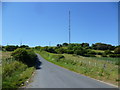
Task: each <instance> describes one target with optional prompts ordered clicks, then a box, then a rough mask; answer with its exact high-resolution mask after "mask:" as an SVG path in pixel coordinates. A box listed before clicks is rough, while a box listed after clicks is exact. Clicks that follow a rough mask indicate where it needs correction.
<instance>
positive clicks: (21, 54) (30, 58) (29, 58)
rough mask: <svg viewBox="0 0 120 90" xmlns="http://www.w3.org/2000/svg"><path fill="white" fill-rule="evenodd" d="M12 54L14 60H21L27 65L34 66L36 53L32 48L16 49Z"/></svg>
mask: <svg viewBox="0 0 120 90" xmlns="http://www.w3.org/2000/svg"><path fill="white" fill-rule="evenodd" d="M12 56H13V57H14V58H15V60H18V61H21V62H23V63H25V64H27V65H28V66H34V65H35V63H36V57H37V56H36V54H35V53H34V52H33V51H32V50H26V49H24V48H19V49H16V50H15V51H14V52H13V53H12Z"/></svg>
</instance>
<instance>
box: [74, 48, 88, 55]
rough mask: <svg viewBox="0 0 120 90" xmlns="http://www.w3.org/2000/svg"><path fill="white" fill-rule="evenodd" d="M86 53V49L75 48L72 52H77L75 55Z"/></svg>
mask: <svg viewBox="0 0 120 90" xmlns="http://www.w3.org/2000/svg"><path fill="white" fill-rule="evenodd" d="M86 53H87V50H86V49H80V50H75V52H74V54H77V55H84V54H86Z"/></svg>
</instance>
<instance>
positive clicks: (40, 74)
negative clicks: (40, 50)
mask: <svg viewBox="0 0 120 90" xmlns="http://www.w3.org/2000/svg"><path fill="white" fill-rule="evenodd" d="M37 56H38V59H39V60H40V62H41V65H40V69H37V70H36V73H35V75H34V77H33V78H32V82H31V83H30V84H28V85H27V86H26V88H115V87H113V86H110V85H108V84H105V83H102V82H99V81H97V80H94V79H91V78H89V77H86V76H83V75H80V74H77V73H74V72H72V71H69V70H66V69H64V68H62V67H59V66H57V65H54V64H52V63H50V62H48V61H46V60H45V59H43V58H42V57H41V56H40V55H38V54H37Z"/></svg>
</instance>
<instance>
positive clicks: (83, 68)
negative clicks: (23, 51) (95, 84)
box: [37, 51, 119, 85]
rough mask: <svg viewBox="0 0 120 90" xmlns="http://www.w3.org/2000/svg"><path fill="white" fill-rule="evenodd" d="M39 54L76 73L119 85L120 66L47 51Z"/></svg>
mask: <svg viewBox="0 0 120 90" xmlns="http://www.w3.org/2000/svg"><path fill="white" fill-rule="evenodd" d="M37 53H39V54H40V55H41V56H42V57H43V58H45V59H46V60H48V61H50V62H52V63H54V64H57V65H60V66H62V67H65V68H67V69H69V70H72V71H74V72H77V73H80V74H84V75H86V76H89V77H92V78H96V79H99V80H103V81H105V82H109V83H112V84H115V85H118V81H119V78H118V65H115V64H113V63H109V62H107V61H105V60H96V59H93V58H88V57H81V56H76V55H70V54H61V55H60V54H51V53H48V52H45V51H42V52H39V51H37ZM56 57H59V58H56ZM60 57H61V58H60Z"/></svg>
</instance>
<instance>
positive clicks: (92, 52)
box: [88, 51, 96, 55]
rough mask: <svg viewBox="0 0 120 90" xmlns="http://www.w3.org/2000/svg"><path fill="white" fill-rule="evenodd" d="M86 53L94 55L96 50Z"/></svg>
mask: <svg viewBox="0 0 120 90" xmlns="http://www.w3.org/2000/svg"><path fill="white" fill-rule="evenodd" d="M88 54H92V55H96V52H94V51H89V52H88Z"/></svg>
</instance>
